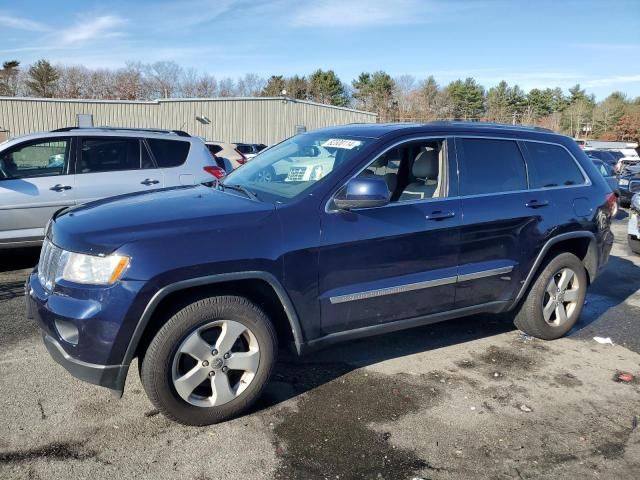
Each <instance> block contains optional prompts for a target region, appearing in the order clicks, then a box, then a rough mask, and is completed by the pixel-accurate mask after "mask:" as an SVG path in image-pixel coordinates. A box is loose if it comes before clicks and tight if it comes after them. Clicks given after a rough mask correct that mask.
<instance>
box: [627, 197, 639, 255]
mask: <svg viewBox="0 0 640 480" xmlns="http://www.w3.org/2000/svg"><path fill="white" fill-rule="evenodd" d="M639 215H640V193H636V194H635V195H634V196H633V198H632V199H631V212H629V224H628V225H627V233H628V236H627V239H628V242H629V248H630V249H631V251H632V252H633V253H637V254H640V229H639V228H638V216H639Z"/></svg>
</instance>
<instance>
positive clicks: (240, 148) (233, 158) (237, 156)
mask: <svg viewBox="0 0 640 480" xmlns="http://www.w3.org/2000/svg"><path fill="white" fill-rule="evenodd" d="M207 145H209V147H210V149H217V150H218V151H217V152H215V154H216V155H217V156H221V157H224V158H226V159H228V160H229V161H230V162H231V166H232V167H233V169H234V170H235V169H236V168H238V167H239V166H241V165H244V164H245V163H247V162H248V161H249V160H251V159H252V158H253V157H255V156H256V155H257V154H258V153H260V152H261V151H262V150H264V149H265V148H267V146H266V145H264V144H261V143H260V144H256V143H227V142H217V141H216V142H207Z"/></svg>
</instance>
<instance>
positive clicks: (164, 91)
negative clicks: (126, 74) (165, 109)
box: [145, 61, 182, 98]
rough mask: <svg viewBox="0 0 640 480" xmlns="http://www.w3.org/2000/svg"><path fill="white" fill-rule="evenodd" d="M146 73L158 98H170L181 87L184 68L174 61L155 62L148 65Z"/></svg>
mask: <svg viewBox="0 0 640 480" xmlns="http://www.w3.org/2000/svg"><path fill="white" fill-rule="evenodd" d="M145 73H146V75H147V77H148V79H149V81H150V84H151V86H152V88H153V93H155V94H156V95H157V96H158V97H162V98H170V97H172V96H173V95H174V94H175V93H176V92H177V91H178V90H179V86H180V77H181V76H182V67H180V65H178V64H177V63H176V62H173V61H164V62H155V63H153V64H151V65H146V67H145Z"/></svg>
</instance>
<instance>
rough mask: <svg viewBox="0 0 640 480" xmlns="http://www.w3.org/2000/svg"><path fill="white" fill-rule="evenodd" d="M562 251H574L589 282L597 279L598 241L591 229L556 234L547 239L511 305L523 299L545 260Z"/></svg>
mask: <svg viewBox="0 0 640 480" xmlns="http://www.w3.org/2000/svg"><path fill="white" fill-rule="evenodd" d="M562 252H568V253H573V254H574V255H575V256H576V257H578V258H579V259H580V260H581V261H582V264H583V265H584V268H585V270H586V272H587V279H588V281H589V283H591V282H592V281H593V280H595V278H596V276H597V274H598V263H599V262H598V260H599V259H598V246H597V242H596V236H595V235H594V234H593V233H592V232H589V231H586V230H585V231H579V232H567V233H561V234H559V235H556V236H555V237H552V238H550V239H549V240H547V243H545V244H544V246H543V247H542V249H541V250H540V252H539V253H538V256H537V257H536V259H535V262H534V263H533V266H532V267H531V270H530V271H529V274H528V275H527V277H526V279H525V281H524V283H523V284H522V286H521V287H520V290H519V291H518V295H517V296H516V298H515V300H514V302H513V304H512V305H511V307H514V306H515V305H517V304H518V302H520V300H522V298H523V297H524V295H525V293H526V292H527V290H528V289H529V287H530V286H531V285H532V283H533V281H534V280H535V278H536V276H537V275H538V273H539V271H540V268H541V267H542V266H543V265H544V263H545V261H546V260H547V259H548V258H552V257H555V256H556V255H557V254H559V253H562Z"/></svg>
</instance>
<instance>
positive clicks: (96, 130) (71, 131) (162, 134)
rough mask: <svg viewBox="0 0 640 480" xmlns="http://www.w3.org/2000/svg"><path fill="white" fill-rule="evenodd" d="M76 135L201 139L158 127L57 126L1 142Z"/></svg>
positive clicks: (13, 142)
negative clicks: (53, 128)
mask: <svg viewBox="0 0 640 480" xmlns="http://www.w3.org/2000/svg"><path fill="white" fill-rule="evenodd" d="M76 135H93V136H100V137H136V138H139V137H143V138H157V139H161V138H163V139H166V138H168V137H169V138H172V139H176V140H183V141H193V140H196V142H197V141H202V139H201V138H199V137H194V136H191V135H189V134H187V133H186V132H182V131H180V130H175V131H173V130H158V129H144V128H140V129H136V128H110V127H89V128H79V127H65V128H58V129H55V130H51V131H44V132H34V133H29V134H27V135H20V136H17V137H12V138H10V139H9V140H8V141H7V142H6V143H4V144H3V146H4V145H7V144H10V145H13V144H15V143H16V142H18V141H24V140H37V139H40V138H54V137H68V136H76Z"/></svg>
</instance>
